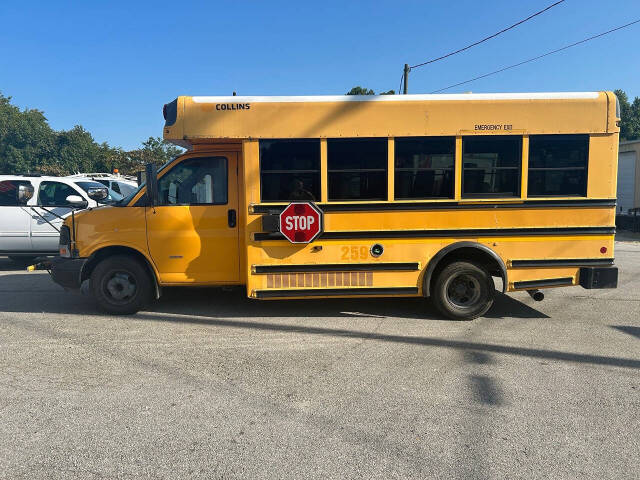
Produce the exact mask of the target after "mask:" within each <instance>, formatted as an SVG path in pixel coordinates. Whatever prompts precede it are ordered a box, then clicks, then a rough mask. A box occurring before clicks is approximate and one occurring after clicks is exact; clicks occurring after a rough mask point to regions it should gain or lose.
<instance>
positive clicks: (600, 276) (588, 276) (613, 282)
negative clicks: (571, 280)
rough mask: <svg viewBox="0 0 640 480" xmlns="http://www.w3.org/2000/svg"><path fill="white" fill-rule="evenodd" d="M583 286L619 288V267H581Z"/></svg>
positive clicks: (581, 283) (588, 287) (590, 287)
mask: <svg viewBox="0 0 640 480" xmlns="http://www.w3.org/2000/svg"><path fill="white" fill-rule="evenodd" d="M580 286H581V287H582V288H587V289H592V288H617V287H618V267H580Z"/></svg>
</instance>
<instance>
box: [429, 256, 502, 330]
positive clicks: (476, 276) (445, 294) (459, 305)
mask: <svg viewBox="0 0 640 480" xmlns="http://www.w3.org/2000/svg"><path fill="white" fill-rule="evenodd" d="M494 294H495V286H494V284H493V279H492V278H491V275H489V272H487V271H486V270H485V269H484V268H482V267H480V266H478V265H475V264H473V263H469V262H454V263H451V264H449V265H447V266H446V267H444V268H443V269H442V271H441V272H440V273H439V274H438V276H437V277H436V279H435V282H434V285H433V290H432V292H431V298H432V300H433V303H434V304H435V306H436V308H437V309H438V310H439V311H440V313H442V314H443V315H445V316H446V317H448V318H450V319H452V320H473V319H474V318H477V317H479V316H481V315H483V314H484V313H486V312H487V310H489V309H490V308H491V305H493V298H494Z"/></svg>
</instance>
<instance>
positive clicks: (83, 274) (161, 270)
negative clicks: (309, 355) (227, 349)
mask: <svg viewBox="0 0 640 480" xmlns="http://www.w3.org/2000/svg"><path fill="white" fill-rule="evenodd" d="M163 113H164V117H165V126H164V129H163V133H164V138H165V139H166V140H168V141H171V142H174V143H175V144H177V145H181V146H183V147H186V148H187V152H186V153H185V154H184V155H181V156H179V157H178V158H175V159H174V160H172V161H171V162H169V163H168V164H166V165H165V166H163V167H162V168H160V169H159V170H158V172H157V174H156V172H155V171H154V170H153V168H148V169H147V182H146V184H145V185H142V186H141V187H140V188H139V189H138V191H137V192H135V193H134V194H132V195H131V196H129V197H128V198H125V199H124V200H123V201H121V202H120V203H119V204H116V205H114V206H108V207H100V208H95V209H91V210H86V211H83V212H79V213H77V214H76V215H75V216H74V218H73V219H67V221H66V224H65V226H64V228H63V229H62V231H61V239H60V253H61V257H60V258H58V259H57V260H55V261H54V263H53V265H52V276H53V278H54V280H55V281H57V282H58V283H60V284H61V285H63V286H65V287H68V288H79V286H80V284H81V283H82V282H83V281H85V280H89V282H90V290H91V292H92V293H93V295H94V296H95V298H96V300H97V302H98V304H99V306H101V307H102V308H103V309H105V310H107V311H109V312H112V313H120V314H123V313H132V312H135V311H137V310H139V309H140V308H142V307H143V306H144V305H145V303H147V302H148V301H150V300H152V299H153V298H154V297H155V298H157V297H159V295H160V293H161V290H162V288H163V287H169V286H185V285H192V286H215V285H243V286H246V292H247V295H248V296H249V297H250V298H255V299H291V298H319V297H320V298H325V297H356V296H358V297H379V296H397V297H430V298H431V299H432V301H433V302H434V304H435V305H436V306H437V308H438V309H439V310H440V311H441V312H442V314H443V315H445V316H447V317H449V318H452V319H465V320H468V319H472V318H475V317H477V316H479V315H482V314H483V313H485V312H486V311H487V310H488V309H489V308H490V307H491V305H492V302H493V298H494V292H495V289H496V285H497V288H498V289H501V290H502V291H503V292H512V291H519V290H521V291H528V292H529V293H530V294H531V295H532V296H533V297H534V298H535V299H541V298H543V294H542V292H541V291H540V289H544V288H550V287H561V286H572V285H581V286H582V287H584V288H614V287H615V286H616V285H617V268H616V267H615V266H613V262H614V258H613V247H614V233H615V198H616V173H617V172H616V169H617V157H618V135H619V127H618V122H619V120H620V118H619V117H620V113H619V107H618V103H617V99H616V97H615V95H614V94H613V93H612V92H576V93H506V94H456V95H396V96H391V95H389V96H307V97H241V96H230V97H206V96H192V97H190V96H181V97H178V98H177V99H176V100H174V101H172V102H171V103H168V104H166V105H165V106H164V109H163ZM292 209H293V210H295V211H298V210H299V209H306V210H304V211H305V212H307V213H305V214H304V215H307V214H308V215H309V216H308V217H307V218H308V219H309V221H308V222H302V220H301V222H302V223H300V224H298V222H297V220H296V222H295V225H294V222H293V221H292V219H293V217H290V218H288V219H285V220H284V221H283V218H282V217H283V215H289V213H287V212H291V211H293V210H292ZM296 209H298V210H296ZM299 211H300V212H302V211H303V210H299ZM304 215H302V216H304ZM300 218H302V217H300ZM283 222H284V223H283ZM285 225H286V227H285ZM292 225H293V226H295V227H296V228H297V227H300V226H308V225H309V226H313V227H314V228H316V229H317V230H315V231H314V232H313V235H308V236H305V235H302V236H300V237H295V236H292V235H290V233H291V232H287V231H284V230H283V228H289V226H292ZM292 228H293V227H292ZM299 233H300V232H297V233H296V235H298V234H299ZM312 237H313V238H312ZM298 238H299V239H301V241H294V240H295V239H298ZM494 279H496V282H494ZM213 308H215V306H213Z"/></svg>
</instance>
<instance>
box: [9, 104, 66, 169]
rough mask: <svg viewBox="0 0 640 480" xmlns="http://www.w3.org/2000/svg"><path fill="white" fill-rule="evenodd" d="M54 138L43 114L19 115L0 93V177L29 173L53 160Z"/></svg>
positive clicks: (36, 112) (38, 112)
mask: <svg viewBox="0 0 640 480" xmlns="http://www.w3.org/2000/svg"><path fill="white" fill-rule="evenodd" d="M54 142H55V135H54V132H53V130H52V129H51V127H49V124H48V123H47V119H46V118H45V116H44V113H43V112H41V111H40V110H35V109H25V110H23V111H20V109H19V108H18V107H16V106H15V105H12V104H11V97H5V96H4V95H2V93H0V173H28V172H32V171H34V170H35V169H36V167H37V165H39V164H42V163H46V162H48V161H50V160H51V158H52V154H53V153H54Z"/></svg>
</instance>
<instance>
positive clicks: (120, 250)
mask: <svg viewBox="0 0 640 480" xmlns="http://www.w3.org/2000/svg"><path fill="white" fill-rule="evenodd" d="M113 255H128V256H130V257H133V258H135V259H136V260H137V261H138V262H140V264H141V265H144V267H145V268H146V269H147V272H149V275H150V276H151V279H152V280H153V285H154V293H155V296H156V299H157V298H160V285H159V284H158V279H157V278H156V274H155V272H154V271H153V267H151V264H150V263H149V261H148V260H147V258H146V257H145V256H144V255H143V254H142V253H140V252H139V251H138V250H136V249H134V248H130V247H122V246H113V247H105V248H101V249H100V250H97V251H96V252H93V253H92V254H91V256H90V257H89V259H88V260H87V262H86V263H85V264H84V267H83V268H82V273H81V275H80V281H81V282H84V281H85V280H88V279H89V277H91V273H92V272H93V270H94V269H95V268H96V265H98V263H100V262H101V261H102V260H104V259H105V258H107V257H111V256H113Z"/></svg>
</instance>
